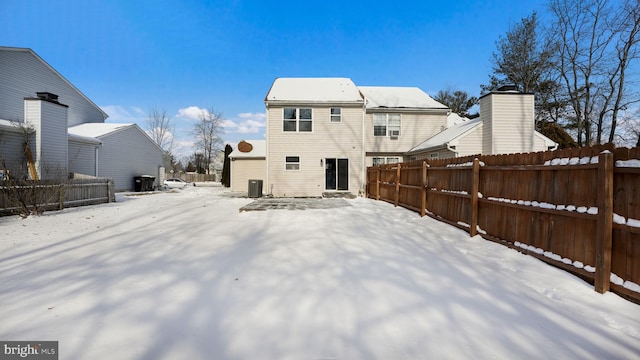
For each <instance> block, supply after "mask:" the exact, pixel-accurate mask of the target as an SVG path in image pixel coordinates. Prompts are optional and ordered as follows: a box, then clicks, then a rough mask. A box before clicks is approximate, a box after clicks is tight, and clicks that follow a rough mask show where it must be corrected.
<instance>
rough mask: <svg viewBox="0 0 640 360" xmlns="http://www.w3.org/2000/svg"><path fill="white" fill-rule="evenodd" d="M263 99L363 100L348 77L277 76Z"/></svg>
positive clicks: (297, 100)
mask: <svg viewBox="0 0 640 360" xmlns="http://www.w3.org/2000/svg"><path fill="white" fill-rule="evenodd" d="M265 101H267V102H272V101H282V102H363V101H364V100H363V99H362V95H361V94H360V91H358V88H357V87H356V84H354V83H353V81H352V80H351V79H349V78H277V79H275V81H274V82H273V85H271V89H269V93H268V94H267V97H266V98H265Z"/></svg>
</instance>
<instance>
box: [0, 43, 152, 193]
mask: <svg viewBox="0 0 640 360" xmlns="http://www.w3.org/2000/svg"><path fill="white" fill-rule="evenodd" d="M0 79H2V81H0V158H1V159H2V160H4V162H5V164H6V166H7V168H8V169H9V171H10V173H11V172H13V173H16V174H26V173H27V169H26V163H27V161H28V159H26V158H25V157H26V156H27V155H26V154H25V150H24V147H23V146H24V143H25V140H28V142H29V147H28V149H29V153H30V154H29V155H31V158H32V162H33V164H34V166H35V169H36V173H37V176H38V177H39V178H59V177H66V176H68V174H69V173H81V174H85V175H91V176H97V177H107V178H113V179H114V181H115V186H116V190H131V189H133V187H134V182H133V176H136V175H142V174H149V175H153V176H156V175H158V174H159V171H160V170H161V166H162V149H160V148H159V147H157V146H155V147H151V146H147V145H148V143H149V142H150V141H151V142H152V140H151V139H150V138H149V137H148V136H147V135H146V134H145V133H144V132H142V131H141V130H140V129H139V128H138V127H137V126H135V128H137V130H135V129H134V130H128V131H126V133H127V135H126V136H125V135H124V133H123V134H121V135H118V136H115V135H113V134H112V135H111V136H106V135H107V134H104V133H101V134H100V135H98V136H93V135H92V134H95V133H87V132H73V131H69V129H70V128H75V127H77V126H80V125H82V124H84V125H88V124H93V125H94V126H96V127H99V126H116V124H105V123H104V122H105V120H106V119H107V117H108V115H107V114H106V113H105V112H104V111H103V110H102V109H100V107H98V106H97V105H96V104H95V103H94V102H93V101H91V99H89V98H88V97H87V96H85V95H84V94H83V93H82V92H81V91H80V90H78V89H77V88H76V87H75V86H74V85H73V84H71V83H70V82H69V81H68V80H67V79H65V78H64V77H63V76H62V75H61V74H60V73H58V72H57V71H56V70H55V69H54V68H53V67H51V66H50V65H49V64H48V63H47V62H46V61H44V60H43V59H42V58H41V57H40V56H38V55H37V54H36V53H35V52H34V51H33V50H31V49H27V48H14V47H0ZM120 126H122V125H120ZM27 128H30V129H31V130H32V131H30V133H29V134H25V130H26V129H27ZM125 128H126V126H125ZM128 129H131V128H130V127H129V128H128ZM116 137H121V140H119V141H112V139H115V138H116ZM109 154H120V155H115V156H111V155H109Z"/></svg>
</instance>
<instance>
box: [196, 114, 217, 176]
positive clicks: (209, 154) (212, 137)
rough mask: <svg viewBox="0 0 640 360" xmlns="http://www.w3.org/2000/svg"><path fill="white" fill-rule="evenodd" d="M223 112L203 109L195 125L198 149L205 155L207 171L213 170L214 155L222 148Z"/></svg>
mask: <svg viewBox="0 0 640 360" xmlns="http://www.w3.org/2000/svg"><path fill="white" fill-rule="evenodd" d="M223 132H224V131H223V128H222V114H221V113H219V112H216V111H215V110H213V109H209V110H202V111H201V112H200V115H199V116H198V122H197V123H196V124H195V125H194V128H193V135H194V136H195V138H196V151H197V152H199V153H201V154H202V156H203V161H204V165H205V166H204V167H205V169H206V173H207V174H209V173H210V171H211V169H210V168H211V163H212V161H213V157H214V155H215V154H216V153H217V152H218V151H219V150H221V149H222V145H223V142H222V138H221V137H220V136H221V135H222V134H223Z"/></svg>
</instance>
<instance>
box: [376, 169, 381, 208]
mask: <svg viewBox="0 0 640 360" xmlns="http://www.w3.org/2000/svg"><path fill="white" fill-rule="evenodd" d="M376 171H377V173H378V175H377V176H376V200H380V166H378V167H377V168H376Z"/></svg>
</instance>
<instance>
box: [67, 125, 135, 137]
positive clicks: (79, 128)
mask: <svg viewBox="0 0 640 360" xmlns="http://www.w3.org/2000/svg"><path fill="white" fill-rule="evenodd" d="M134 125H135V124H110V123H86V124H80V125H76V126H72V127H70V128H69V130H68V131H69V134H71V135H77V136H84V137H93V138H99V137H101V136H104V135H107V134H111V133H113V132H116V131H120V130H122V129H125V128H128V127H130V126H134Z"/></svg>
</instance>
